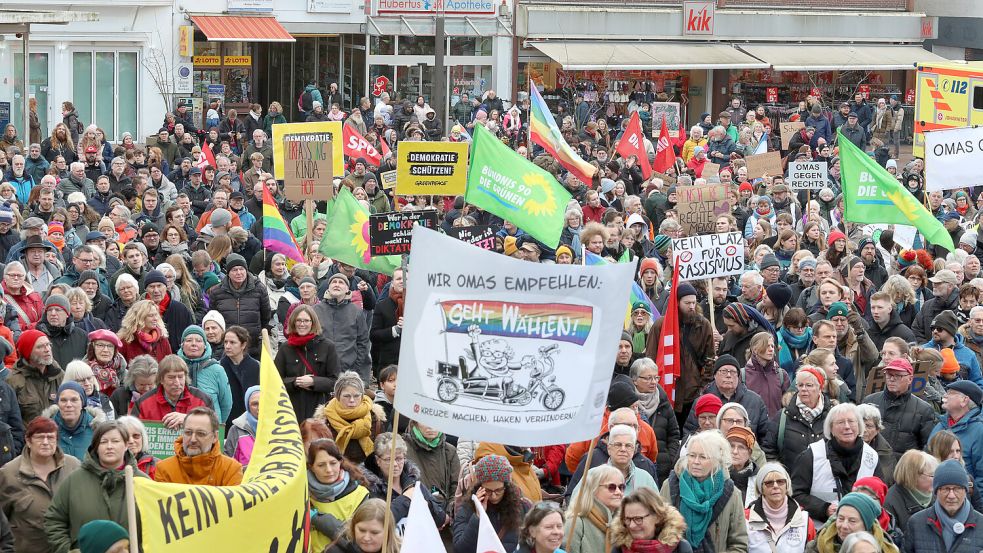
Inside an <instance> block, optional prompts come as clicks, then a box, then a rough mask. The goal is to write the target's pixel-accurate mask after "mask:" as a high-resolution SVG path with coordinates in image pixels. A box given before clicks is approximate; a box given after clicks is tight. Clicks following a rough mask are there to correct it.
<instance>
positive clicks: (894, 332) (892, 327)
mask: <svg viewBox="0 0 983 553" xmlns="http://www.w3.org/2000/svg"><path fill="white" fill-rule="evenodd" d="M867 336H870V341H871V342H874V346H875V347H876V348H877V351H880V350H881V347H883V346H884V342H885V341H887V339H888V338H892V337H896V338H901V339H902V340H904V341H905V342H907V343H909V344H910V343H911V342H914V341H915V333H914V332H912V331H911V329H910V328H908V327H907V326H905V324H904V323H903V322H901V317H900V316H899V315H898V308H897V307H894V308H893V309H892V310H891V318H890V319H888V321H887V324H886V325H884V328H881V327H880V325H878V324H877V323H875V322H870V324H869V325H867Z"/></svg>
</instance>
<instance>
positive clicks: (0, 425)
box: [0, 379, 24, 467]
mask: <svg viewBox="0 0 983 553" xmlns="http://www.w3.org/2000/svg"><path fill="white" fill-rule="evenodd" d="M23 448H24V420H23V419H22V418H21V416H20V405H18V404H17V393H16V392H15V391H14V389H13V388H11V387H10V385H9V384H7V383H6V382H5V381H4V380H3V379H0V467H2V466H3V465H4V464H6V463H8V462H10V461H11V460H13V459H14V457H17V456H18V455H20V452H21V450H22V449H23Z"/></svg>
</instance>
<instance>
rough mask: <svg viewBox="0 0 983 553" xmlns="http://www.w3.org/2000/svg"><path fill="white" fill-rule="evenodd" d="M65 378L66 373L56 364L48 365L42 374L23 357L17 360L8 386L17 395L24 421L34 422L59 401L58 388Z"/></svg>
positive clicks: (8, 377) (8, 380) (8, 378)
mask: <svg viewBox="0 0 983 553" xmlns="http://www.w3.org/2000/svg"><path fill="white" fill-rule="evenodd" d="M64 376H65V371H63V370H61V367H59V366H58V365H57V364H55V363H52V364H51V365H48V366H47V367H46V368H45V370H44V373H42V372H41V371H39V370H38V369H37V368H35V367H33V366H31V365H28V364H27V362H26V361H25V360H24V358H23V357H22V358H20V359H18V360H17V364H15V365H14V369H13V370H12V371H10V374H9V375H8V376H7V384H9V385H10V387H11V388H13V389H14V393H15V394H17V403H18V404H19V405H20V414H21V419H22V420H25V421H28V422H30V421H32V420H34V418H35V417H38V416H40V415H41V413H42V412H43V411H44V410H45V409H47V408H48V406H50V405H52V404H54V403H55V402H56V401H57V399H58V396H57V393H58V386H60V385H61V380H62V377H64Z"/></svg>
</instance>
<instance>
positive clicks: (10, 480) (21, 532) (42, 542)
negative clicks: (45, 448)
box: [0, 446, 82, 553]
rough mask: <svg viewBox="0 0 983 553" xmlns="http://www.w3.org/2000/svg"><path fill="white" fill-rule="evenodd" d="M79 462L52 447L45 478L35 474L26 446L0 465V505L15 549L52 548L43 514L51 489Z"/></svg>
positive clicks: (36, 552) (42, 551) (34, 552)
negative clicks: (52, 457)
mask: <svg viewBox="0 0 983 553" xmlns="http://www.w3.org/2000/svg"><path fill="white" fill-rule="evenodd" d="M80 466H82V463H81V462H80V461H79V460H78V459H76V458H75V457H72V456H70V455H65V454H64V453H62V452H61V451H55V470H53V471H52V472H51V473H49V474H48V477H47V478H46V479H41V478H38V476H37V474H36V473H35V471H34V465H32V464H31V452H30V447H29V446H28V447H27V448H25V449H24V452H23V453H21V455H20V456H19V457H17V458H16V459H14V460H13V461H11V462H10V463H7V464H6V465H4V466H3V468H0V508H2V510H3V513H4V514H5V515H7V519H8V520H9V521H10V526H11V530H12V532H13V534H14V541H15V543H16V544H17V547H18V550H19V551H30V552H31V553H49V552H50V551H52V549H51V546H50V545H49V544H48V537H47V535H46V534H45V532H44V514H45V511H47V510H48V505H50V504H51V498H52V497H53V496H54V495H55V492H57V491H58V489H59V488H60V487H61V486H62V484H64V482H65V480H66V479H67V478H68V476H69V475H70V474H72V473H73V472H75V471H76V470H78V468H79V467H80Z"/></svg>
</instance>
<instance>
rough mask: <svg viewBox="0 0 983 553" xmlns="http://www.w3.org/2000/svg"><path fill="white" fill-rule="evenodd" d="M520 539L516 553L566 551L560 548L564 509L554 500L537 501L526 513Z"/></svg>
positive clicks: (561, 552) (559, 552)
mask: <svg viewBox="0 0 983 553" xmlns="http://www.w3.org/2000/svg"><path fill="white" fill-rule="evenodd" d="M519 539H520V542H519V548H518V549H516V550H515V553H565V552H564V550H563V549H560V545H561V544H562V542H563V511H562V510H560V506H559V505H558V504H556V503H554V502H552V501H542V502H539V503H537V504H536V506H535V507H533V508H532V510H531V511H529V513H527V514H526V518H525V521H523V523H522V531H521V532H520V537H519ZM598 551H601V550H598ZM604 551H607V549H604Z"/></svg>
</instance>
